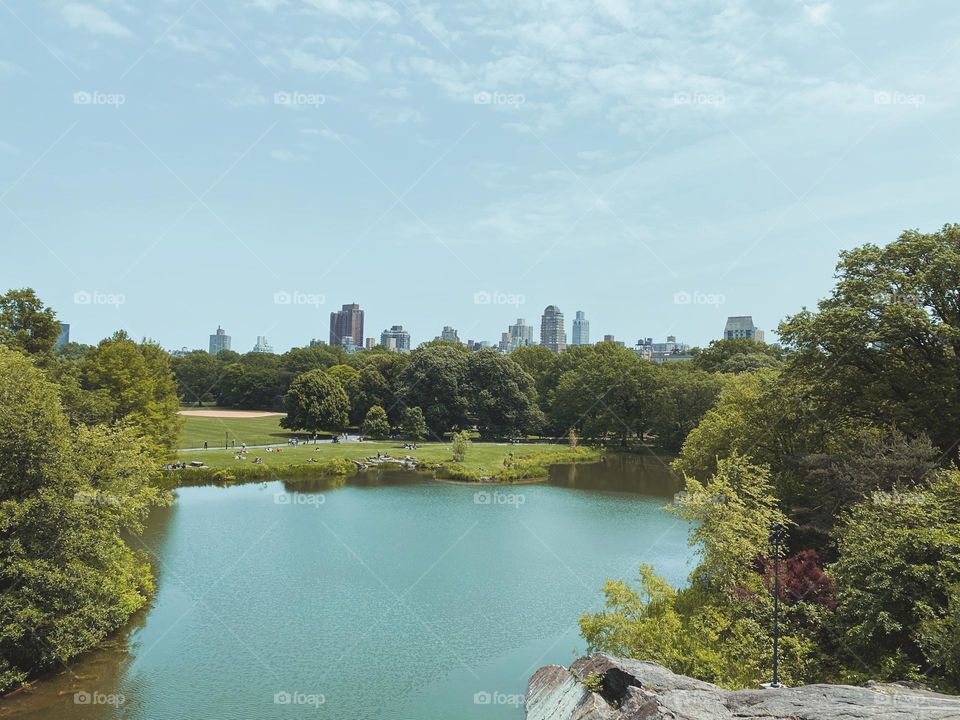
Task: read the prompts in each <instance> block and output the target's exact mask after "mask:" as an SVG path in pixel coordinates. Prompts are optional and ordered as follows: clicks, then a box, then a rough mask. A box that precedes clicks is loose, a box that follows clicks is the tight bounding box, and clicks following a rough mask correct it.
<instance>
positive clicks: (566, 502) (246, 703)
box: [0, 456, 690, 720]
mask: <svg viewBox="0 0 960 720" xmlns="http://www.w3.org/2000/svg"><path fill="white" fill-rule="evenodd" d="M677 489H678V488H677V487H676V482H675V480H674V479H673V478H671V477H670V474H669V473H668V472H667V471H666V469H665V466H664V465H663V464H662V463H661V462H660V461H659V460H657V459H656V458H650V457H636V456H624V457H613V458H610V459H608V460H607V461H605V462H603V463H598V464H592V465H577V466H558V467H555V468H553V472H552V476H551V479H550V482H549V483H543V484H533V485H514V486H477V485H465V484H450V483H438V482H432V481H425V480H424V479H423V476H420V475H417V474H414V473H398V472H381V473H379V474H378V473H364V474H362V475H359V476H357V477H355V478H351V479H350V480H349V481H348V483H347V484H346V485H345V486H344V487H337V488H331V487H329V486H328V485H326V484H324V483H322V482H314V483H303V482H298V483H289V484H285V483H282V482H270V483H264V484H256V485H243V486H238V487H231V488H217V487H203V488H184V489H181V490H179V491H178V492H177V500H176V502H175V504H174V505H173V506H172V507H170V508H165V509H163V510H161V511H158V512H156V513H155V514H154V515H153V516H152V517H151V521H150V524H149V528H148V531H147V533H146V534H145V536H144V537H143V545H144V548H145V549H148V550H149V551H150V553H151V554H152V555H153V556H154V566H155V569H156V572H157V575H158V589H157V595H156V598H155V600H154V602H153V604H152V606H151V607H150V608H149V609H148V610H146V611H144V612H143V613H141V614H140V615H139V616H138V617H137V618H135V619H134V621H133V622H132V623H131V626H130V628H128V629H127V631H125V632H124V633H122V634H121V635H120V636H118V637H117V638H116V639H115V640H114V641H113V642H112V643H111V644H110V645H108V646H107V647H105V648H104V649H102V650H99V651H97V652H95V653H92V654H90V655H89V656H86V657H85V658H83V659H82V660H81V661H79V662H76V663H74V664H73V666H72V667H71V669H70V672H67V671H63V672H60V673H54V674H53V675H52V676H51V677H48V678H45V679H44V680H43V681H42V682H41V683H39V684H38V686H37V689H36V690H35V691H34V692H33V693H32V694H30V695H24V696H19V697H16V698H14V699H11V700H8V701H6V702H5V703H4V704H2V705H0V717H7V716H10V717H18V718H58V719H59V718H62V719H63V720H81V719H96V720H104V719H107V718H110V719H113V718H135V719H137V720H141V719H142V720H148V719H149V720H168V719H169V720H182V719H184V718H198V719H199V718H203V719H214V718H225V719H226V718H237V719H243V718H250V720H254V719H255V720H270V719H273V718H302V717H318V718H338V719H348V718H356V719H360V718H377V719H380V720H401V719H402V720H406V719H408V718H409V719H412V720H432V719H436V720H452V719H457V718H485V719H488V720H499V719H501V718H514V719H517V718H522V717H523V708H522V702H521V696H522V693H523V691H524V689H525V686H526V681H527V679H528V677H529V675H530V674H531V673H532V672H533V671H534V670H536V669H537V668H538V667H540V666H541V665H544V664H548V663H561V664H567V663H569V662H570V660H571V659H572V658H573V657H575V655H576V654H579V653H581V652H583V650H584V643H583V641H582V639H581V638H580V637H579V634H578V631H577V625H576V621H577V618H578V617H579V616H580V614H581V613H583V612H584V611H587V610H596V609H599V608H600V607H601V606H602V600H603V598H602V595H601V593H600V588H601V586H602V585H603V582H604V580H605V579H606V578H623V577H626V578H635V577H636V574H637V573H636V571H637V567H638V566H639V565H640V563H644V562H646V563H651V564H653V565H654V566H655V567H656V569H657V570H658V572H660V573H661V574H662V575H664V576H665V577H666V578H667V579H668V580H670V581H671V582H672V583H675V584H680V583H682V582H683V580H684V578H685V577H686V575H687V573H688V572H689V567H690V566H689V560H690V550H689V548H688V547H687V544H686V526H685V524H684V523H683V522H682V521H679V520H677V519H676V518H674V517H673V516H672V515H669V514H668V513H666V512H665V511H664V510H663V507H664V505H665V504H667V503H668V502H669V500H670V499H672V496H673V493H674V492H675V491H676V490H677ZM77 693H80V694H79V695H77ZM84 701H88V702H87V704H84Z"/></svg>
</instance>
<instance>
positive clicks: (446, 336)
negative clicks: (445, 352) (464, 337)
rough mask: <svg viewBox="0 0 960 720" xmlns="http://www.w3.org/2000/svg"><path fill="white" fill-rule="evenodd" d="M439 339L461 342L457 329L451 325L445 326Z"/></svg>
mask: <svg viewBox="0 0 960 720" xmlns="http://www.w3.org/2000/svg"><path fill="white" fill-rule="evenodd" d="M438 339H439V340H443V341H445V342H452V343H459V342H460V336H459V335H458V334H457V329H456V328H452V327H450V326H449V325H444V326H443V330H442V331H441V332H440V337H439V338H438Z"/></svg>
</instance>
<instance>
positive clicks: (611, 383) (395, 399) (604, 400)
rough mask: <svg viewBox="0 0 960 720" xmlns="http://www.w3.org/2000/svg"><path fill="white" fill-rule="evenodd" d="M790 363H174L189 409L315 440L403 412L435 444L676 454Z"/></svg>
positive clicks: (600, 355)
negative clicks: (416, 418) (476, 441)
mask: <svg viewBox="0 0 960 720" xmlns="http://www.w3.org/2000/svg"><path fill="white" fill-rule="evenodd" d="M781 356H782V351H781V350H780V349H779V348H773V347H768V346H762V345H760V346H758V345H757V344H755V343H744V342H742V341H717V342H714V343H711V346H710V347H709V348H706V349H704V350H703V351H702V355H699V356H698V358H697V360H696V361H694V362H693V363H672V364H666V365H655V364H653V363H651V362H649V361H647V360H645V359H643V358H641V357H640V356H638V355H637V354H636V353H635V352H633V351H631V350H629V349H625V348H622V347H618V346H616V345H614V344H613V343H600V344H597V345H593V346H584V347H575V348H570V349H569V350H568V351H566V352H564V353H561V354H555V353H552V352H550V351H549V350H547V349H546V348H543V347H524V348H520V349H518V350H515V351H514V352H512V353H510V354H509V355H503V354H500V353H498V352H496V351H494V350H482V351H479V352H469V351H468V350H467V349H466V348H465V347H464V346H462V345H458V344H453V343H447V342H442V341H434V342H429V343H425V344H423V345H421V346H420V347H418V348H417V349H416V350H414V351H413V352H412V353H409V354H403V353H390V352H386V351H384V350H379V349H378V350H374V351H361V352H358V353H354V354H351V355H347V354H346V353H344V352H343V351H342V350H341V349H339V348H333V349H332V348H329V347H327V346H315V347H309V348H295V349H294V350H291V351H290V352H288V353H284V354H283V355H267V354H262V353H248V354H246V355H243V356H239V355H236V354H235V353H229V352H222V353H220V354H219V355H218V356H216V357H213V356H211V355H208V354H207V353H205V352H202V351H197V352H194V353H190V354H189V355H187V356H185V357H182V358H178V359H176V360H175V361H174V370H175V372H176V375H177V378H178V382H179V386H180V393H181V397H182V398H183V399H184V401H186V402H200V401H217V402H219V403H221V404H224V405H227V406H232V407H240V408H259V409H262V408H276V409H285V410H286V411H287V412H288V418H287V420H286V422H285V425H286V426H287V427H289V428H291V429H301V430H307V431H309V432H317V431H320V430H326V431H340V430H342V429H344V428H345V427H348V426H351V427H356V428H360V427H361V426H362V424H363V423H364V421H365V420H366V418H367V415H368V413H369V412H370V410H371V409H372V408H374V407H379V408H382V409H383V410H384V412H385V413H386V415H387V422H388V424H389V426H390V427H391V429H397V428H400V427H401V426H402V425H403V421H404V414H405V412H406V411H407V410H409V409H413V408H418V409H419V411H420V413H421V414H422V415H423V419H424V422H425V424H426V428H427V430H428V431H429V434H430V435H431V436H432V437H435V438H441V437H445V436H446V435H447V434H449V433H452V432H455V431H457V430H462V429H471V428H476V429H477V430H478V431H479V433H480V435H481V436H482V437H485V438H493V437H515V436H525V435H541V436H548V437H555V438H562V437H567V435H568V434H569V433H570V431H571V430H573V431H574V432H575V434H576V435H577V436H578V437H581V438H584V439H586V440H589V441H593V442H599V443H609V444H612V445H617V446H621V447H626V446H631V445H636V444H640V443H644V442H646V443H648V444H649V443H656V444H657V445H658V446H659V447H661V448H662V449H665V450H668V451H671V452H675V451H677V450H679V449H680V446H681V445H682V443H683V440H684V438H685V437H686V435H687V433H689V432H690V430H691V429H692V428H693V427H695V426H696V425H697V423H698V422H699V420H700V419H701V418H702V417H703V415H704V414H705V413H706V412H707V410H708V409H709V408H710V407H711V406H712V404H713V402H714V400H715V399H716V397H717V395H718V393H719V392H720V389H721V388H722V387H723V385H724V383H725V381H726V378H727V377H728V376H729V374H732V373H735V372H742V371H744V368H745V367H753V366H758V367H759V366H763V367H766V366H768V365H776V364H778V363H779V362H780V360H779V358H780V357H781ZM757 357H763V358H765V361H763V362H760V361H756V358H757ZM721 365H725V366H726V367H720V366H721ZM730 368H734V369H730ZM308 376H309V377H308ZM321 376H322V377H323V378H325V380H324V381H323V382H321V381H320V380H319V378H320V377H321ZM307 385H309V386H310V388H311V390H310V391H309V392H307ZM197 388H200V390H197ZM311 392H313V393H320V394H319V395H315V396H310V393H311ZM341 392H342V393H343V394H344V395H345V396H346V399H347V404H346V406H345V407H344V406H343V405H342V403H341V402H340V393H341ZM334 396H335V397H334ZM327 398H329V399H330V402H329V403H325V402H323V400H325V399H327Z"/></svg>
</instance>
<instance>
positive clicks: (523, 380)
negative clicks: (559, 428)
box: [466, 350, 543, 438]
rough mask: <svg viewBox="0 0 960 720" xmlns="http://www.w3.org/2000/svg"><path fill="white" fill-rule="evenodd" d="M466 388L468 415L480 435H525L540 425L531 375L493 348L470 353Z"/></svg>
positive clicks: (539, 415)
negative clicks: (474, 422)
mask: <svg viewBox="0 0 960 720" xmlns="http://www.w3.org/2000/svg"><path fill="white" fill-rule="evenodd" d="M466 392H467V397H468V403H469V406H470V415H471V417H472V418H473V419H474V420H475V421H476V424H477V429H478V430H479V431H480V435H481V436H482V437H485V438H489V437H512V436H517V435H527V434H530V433H534V432H536V431H537V430H539V429H540V427H541V426H542V425H543V413H542V412H541V411H540V408H539V407H537V391H536V389H535V388H534V383H533V378H531V377H530V376H529V375H528V374H527V373H526V371H524V369H523V368H521V367H520V366H519V365H518V364H517V363H516V362H514V361H513V360H511V359H510V358H509V357H508V356H506V355H502V354H500V353H499V352H497V351H496V350H480V351H479V352H475V353H473V354H472V355H471V356H470V359H469V361H468V362H467V391H466Z"/></svg>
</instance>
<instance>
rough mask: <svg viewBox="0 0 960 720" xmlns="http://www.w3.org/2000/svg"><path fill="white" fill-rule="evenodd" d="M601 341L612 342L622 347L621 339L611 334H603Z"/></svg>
mask: <svg viewBox="0 0 960 720" xmlns="http://www.w3.org/2000/svg"><path fill="white" fill-rule="evenodd" d="M603 341H604V342H605V343H613V344H614V345H619V346H620V347H624V345H623V340H617V339H616V338H615V337H614V336H613V335H604V336H603Z"/></svg>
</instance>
